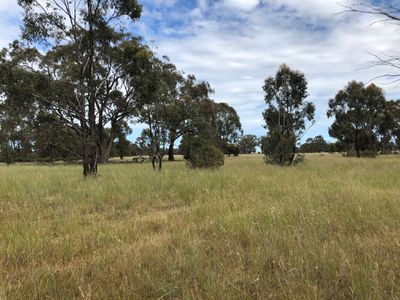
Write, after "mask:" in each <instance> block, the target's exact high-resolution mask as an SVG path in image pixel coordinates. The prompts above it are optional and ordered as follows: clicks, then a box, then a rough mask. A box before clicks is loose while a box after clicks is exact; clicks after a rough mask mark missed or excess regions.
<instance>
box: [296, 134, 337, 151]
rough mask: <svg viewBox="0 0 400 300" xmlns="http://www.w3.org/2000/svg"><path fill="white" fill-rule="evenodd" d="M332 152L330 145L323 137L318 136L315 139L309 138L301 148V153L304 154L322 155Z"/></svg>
mask: <svg viewBox="0 0 400 300" xmlns="http://www.w3.org/2000/svg"><path fill="white" fill-rule="evenodd" d="M330 151H331V147H330V145H329V143H327V142H326V141H325V139H324V137H323V136H322V135H318V136H316V137H315V138H308V139H307V140H306V142H305V143H304V144H303V145H301V147H300V152H302V153H316V152H319V153H320V152H330ZM333 152H334V151H333Z"/></svg>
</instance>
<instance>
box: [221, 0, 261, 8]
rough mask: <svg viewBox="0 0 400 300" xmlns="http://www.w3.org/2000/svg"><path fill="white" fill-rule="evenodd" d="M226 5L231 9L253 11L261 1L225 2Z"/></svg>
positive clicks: (233, 0)
mask: <svg viewBox="0 0 400 300" xmlns="http://www.w3.org/2000/svg"><path fill="white" fill-rule="evenodd" d="M223 3H224V5H226V6H228V7H231V8H238V9H242V10H252V9H254V8H255V7H256V6H257V5H258V4H259V3H260V1H259V0H224V1H223Z"/></svg>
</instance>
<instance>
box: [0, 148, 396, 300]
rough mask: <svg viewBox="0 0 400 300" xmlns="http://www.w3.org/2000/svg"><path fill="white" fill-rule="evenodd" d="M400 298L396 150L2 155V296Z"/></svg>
mask: <svg viewBox="0 0 400 300" xmlns="http://www.w3.org/2000/svg"><path fill="white" fill-rule="evenodd" d="M46 298H53V299H73V298H84V299H257V298H258V299H266V298H278V299H291V298H297V299H299V298H301V299H322V298H324V299H349V298H357V299H399V298H400V156H390V157H389V156H388V157H380V158H377V159H361V160H358V159H353V158H343V157H341V156H339V155H332V154H326V155H322V156H320V155H311V156H307V161H306V163H305V164H304V165H300V166H297V167H295V168H279V167H274V166H268V165H265V164H264V163H263V160H262V156H242V157H239V158H227V160H226V165H225V166H224V167H223V168H222V169H220V170H217V171H193V170H189V169H187V168H186V166H185V164H184V163H183V162H175V163H166V164H165V168H164V170H163V171H162V172H161V173H160V174H158V173H155V172H153V171H152V170H151V166H150V165H148V164H142V165H134V164H122V165H114V164H113V165H107V166H101V167H100V176H99V177H98V178H95V179H90V180H83V179H82V176H81V168H80V167H79V166H62V167H59V166H29V165H24V166H22V165H16V166H10V167H6V166H0V299H46Z"/></svg>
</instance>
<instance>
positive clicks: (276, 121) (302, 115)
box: [262, 65, 315, 165]
mask: <svg viewBox="0 0 400 300" xmlns="http://www.w3.org/2000/svg"><path fill="white" fill-rule="evenodd" d="M263 88H264V91H265V102H266V104H267V105H268V107H267V109H266V110H265V111H264V114H263V117H264V120H265V122H266V126H265V127H266V128H267V130H268V133H267V136H266V137H265V138H264V139H263V147H262V148H263V151H264V154H265V155H266V159H267V162H271V163H276V164H279V165H291V164H292V163H293V161H294V159H295V155H296V150H297V149H296V148H297V147H296V144H297V143H298V141H299V140H300V138H301V136H302V135H303V133H304V131H305V129H306V124H307V121H309V122H312V121H313V120H314V112H315V107H314V105H313V104H312V103H310V102H306V101H305V99H306V98H307V96H308V92H307V80H306V78H305V76H304V74H303V73H301V72H299V71H294V70H291V69H290V68H289V67H288V66H287V65H281V66H280V68H279V70H278V72H277V73H276V75H275V77H269V78H267V79H266V80H265V84H264V87H263Z"/></svg>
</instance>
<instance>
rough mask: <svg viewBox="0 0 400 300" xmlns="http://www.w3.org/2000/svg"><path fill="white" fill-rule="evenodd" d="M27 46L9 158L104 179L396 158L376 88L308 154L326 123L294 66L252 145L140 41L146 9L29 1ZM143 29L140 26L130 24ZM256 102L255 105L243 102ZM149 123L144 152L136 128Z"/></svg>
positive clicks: (6, 143) (393, 131) (285, 72)
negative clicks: (233, 161)
mask: <svg viewBox="0 0 400 300" xmlns="http://www.w3.org/2000/svg"><path fill="white" fill-rule="evenodd" d="M18 3H19V5H20V6H21V8H22V9H23V16H24V19H23V21H24V22H23V26H22V41H14V42H13V43H11V44H10V46H9V47H8V48H5V49H3V50H2V51H1V52H0V158H1V160H2V161H4V162H6V163H12V162H14V161H56V160H64V161H70V160H80V161H82V167H83V174H84V176H91V175H95V174H97V165H98V163H99V162H100V163H102V162H107V161H108V159H109V158H110V156H120V157H121V158H123V157H125V156H134V155H148V156H149V157H150V160H151V162H152V166H153V168H154V169H155V170H161V168H162V161H163V157H164V156H165V155H168V159H169V160H174V154H175V153H176V152H177V151H176V150H175V149H176V148H178V146H177V145H176V143H177V141H180V145H179V150H178V152H179V153H180V154H182V155H183V156H184V158H185V159H186V160H187V162H188V165H190V166H191V167H202V168H203V167H218V166H221V165H223V163H224V153H225V154H228V155H238V154H240V153H254V152H255V151H256V148H257V147H258V146H259V147H261V149H262V151H263V153H264V154H265V158H266V161H267V162H268V163H276V164H280V165H292V164H294V163H296V162H298V161H300V160H301V156H298V155H297V153H298V152H299V151H302V152H319V151H321V150H329V151H335V152H337V151H346V152H349V153H350V152H351V151H354V153H355V154H356V155H357V156H358V157H361V156H362V155H363V153H378V152H383V153H386V152H390V151H393V150H394V149H396V146H398V145H399V140H400V125H399V124H400V102H399V101H388V100H386V99H385V97H384V93H383V90H382V89H381V88H379V87H377V86H375V85H374V84H371V85H369V86H364V84H363V83H360V82H356V81H353V82H350V83H349V84H348V85H347V86H346V87H345V88H344V89H343V90H341V91H339V92H338V94H337V95H336V97H335V98H333V99H332V100H330V101H329V111H328V112H327V114H328V117H330V118H334V123H333V125H332V126H331V128H330V130H329V134H330V135H331V136H332V137H334V138H335V139H337V140H338V142H337V143H335V144H326V142H324V141H323V139H321V137H316V138H315V139H311V140H307V142H306V143H305V144H304V145H303V146H301V147H300V149H299V141H300V140H301V139H302V137H303V136H304V134H305V133H306V132H307V129H308V128H309V127H310V126H313V124H315V105H314V104H313V103H310V102H307V101H306V98H307V97H308V95H309V94H308V83H307V80H306V79H305V76H304V74H303V73H301V72H300V71H295V70H291V69H290V68H289V67H288V66H287V65H282V66H281V67H280V68H279V70H278V72H277V73H276V75H275V76H273V77H268V78H267V79H266V80H265V84H264V86H263V89H264V92H265V103H266V105H267V108H266V110H265V111H264V112H263V118H264V120H265V128H266V129H267V133H266V136H265V137H262V138H257V137H255V136H254V135H244V134H243V131H242V125H241V122H240V119H239V115H238V114H237V112H236V110H235V109H234V108H233V107H231V106H229V105H228V104H226V103H217V102H215V101H214V100H212V98H211V95H212V94H213V92H214V91H213V89H212V87H211V86H210V84H209V83H208V82H206V81H198V80H197V79H196V77H195V76H194V75H186V74H184V72H182V71H179V70H177V68H176V67H175V65H174V64H173V63H171V62H170V61H169V59H168V58H167V57H159V56H158V55H157V54H156V53H155V52H154V51H152V50H151V49H150V47H149V46H147V45H146V44H145V43H144V42H143V39H142V38H140V37H135V36H132V35H131V34H130V33H128V32H127V31H126V29H125V28H126V27H125V26H126V25H129V24H128V23H134V22H135V21H137V20H138V19H139V18H140V16H141V6H140V4H139V3H138V2H137V1H136V0H129V1H127V0H121V1H112V0H101V1H100V0H99V1H89V0H82V1H79V2H74V4H72V2H70V1H64V0H53V1H49V2H48V3H47V5H45V6H43V5H41V2H40V1H32V0H20V1H18ZM130 25H132V24H130ZM243 100H245V99H243ZM137 123H140V124H144V125H146V128H145V129H144V130H143V131H142V132H141V135H140V137H139V138H138V139H137V140H136V141H135V142H134V143H132V142H131V141H129V140H128V136H129V135H130V134H131V133H132V130H135V124H137Z"/></svg>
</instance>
